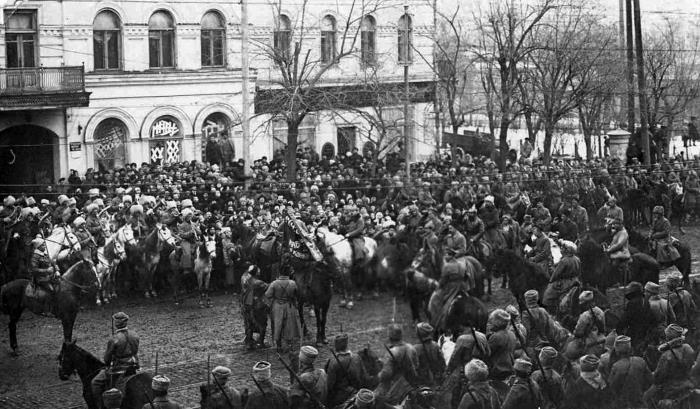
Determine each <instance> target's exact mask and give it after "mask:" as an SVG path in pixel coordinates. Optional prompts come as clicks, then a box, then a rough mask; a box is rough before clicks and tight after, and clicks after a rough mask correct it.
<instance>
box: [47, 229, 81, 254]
mask: <svg viewBox="0 0 700 409" xmlns="http://www.w3.org/2000/svg"><path fill="white" fill-rule="evenodd" d="M44 243H45V244H46V253H47V254H48V256H49V258H50V259H51V261H53V262H59V261H62V260H64V259H65V258H66V257H68V256H69V255H70V254H71V253H73V252H80V241H79V240H78V238H77V237H76V236H75V234H73V231H72V230H71V229H70V228H69V227H65V226H60V227H56V228H54V229H53V231H52V232H51V235H49V236H48V237H44Z"/></svg>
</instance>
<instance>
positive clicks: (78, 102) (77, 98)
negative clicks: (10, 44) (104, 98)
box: [0, 66, 90, 111]
mask: <svg viewBox="0 0 700 409" xmlns="http://www.w3.org/2000/svg"><path fill="white" fill-rule="evenodd" d="M89 103H90V93H89V92H85V69H84V67H82V66H77V67H68V66H63V67H36V68H0V111H17V110H27V109H56V108H69V107H86V106H88V104H89Z"/></svg>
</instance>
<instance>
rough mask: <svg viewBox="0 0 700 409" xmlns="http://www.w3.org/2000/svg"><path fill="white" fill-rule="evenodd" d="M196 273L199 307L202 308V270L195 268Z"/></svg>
mask: <svg viewBox="0 0 700 409" xmlns="http://www.w3.org/2000/svg"><path fill="white" fill-rule="evenodd" d="M195 270H196V271H195V273H196V275H197V290H198V291H199V308H204V292H203V289H204V272H202V271H199V270H198V269H195Z"/></svg>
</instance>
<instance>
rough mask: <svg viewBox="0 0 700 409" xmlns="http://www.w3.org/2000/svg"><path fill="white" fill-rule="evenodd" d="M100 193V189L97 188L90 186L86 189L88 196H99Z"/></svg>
mask: <svg viewBox="0 0 700 409" xmlns="http://www.w3.org/2000/svg"><path fill="white" fill-rule="evenodd" d="M99 195H100V189H97V188H92V189H90V190H88V196H90V197H93V196H99Z"/></svg>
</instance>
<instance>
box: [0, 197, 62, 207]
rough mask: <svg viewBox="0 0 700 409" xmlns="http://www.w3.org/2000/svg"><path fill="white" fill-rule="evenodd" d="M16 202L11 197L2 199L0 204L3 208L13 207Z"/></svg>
mask: <svg viewBox="0 0 700 409" xmlns="http://www.w3.org/2000/svg"><path fill="white" fill-rule="evenodd" d="M59 197H60V196H59ZM16 202H17V199H15V197H14V196H12V195H10V196H7V197H6V198H4V199H3V200H2V204H3V206H5V207H10V206H14V205H15V203H16Z"/></svg>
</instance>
